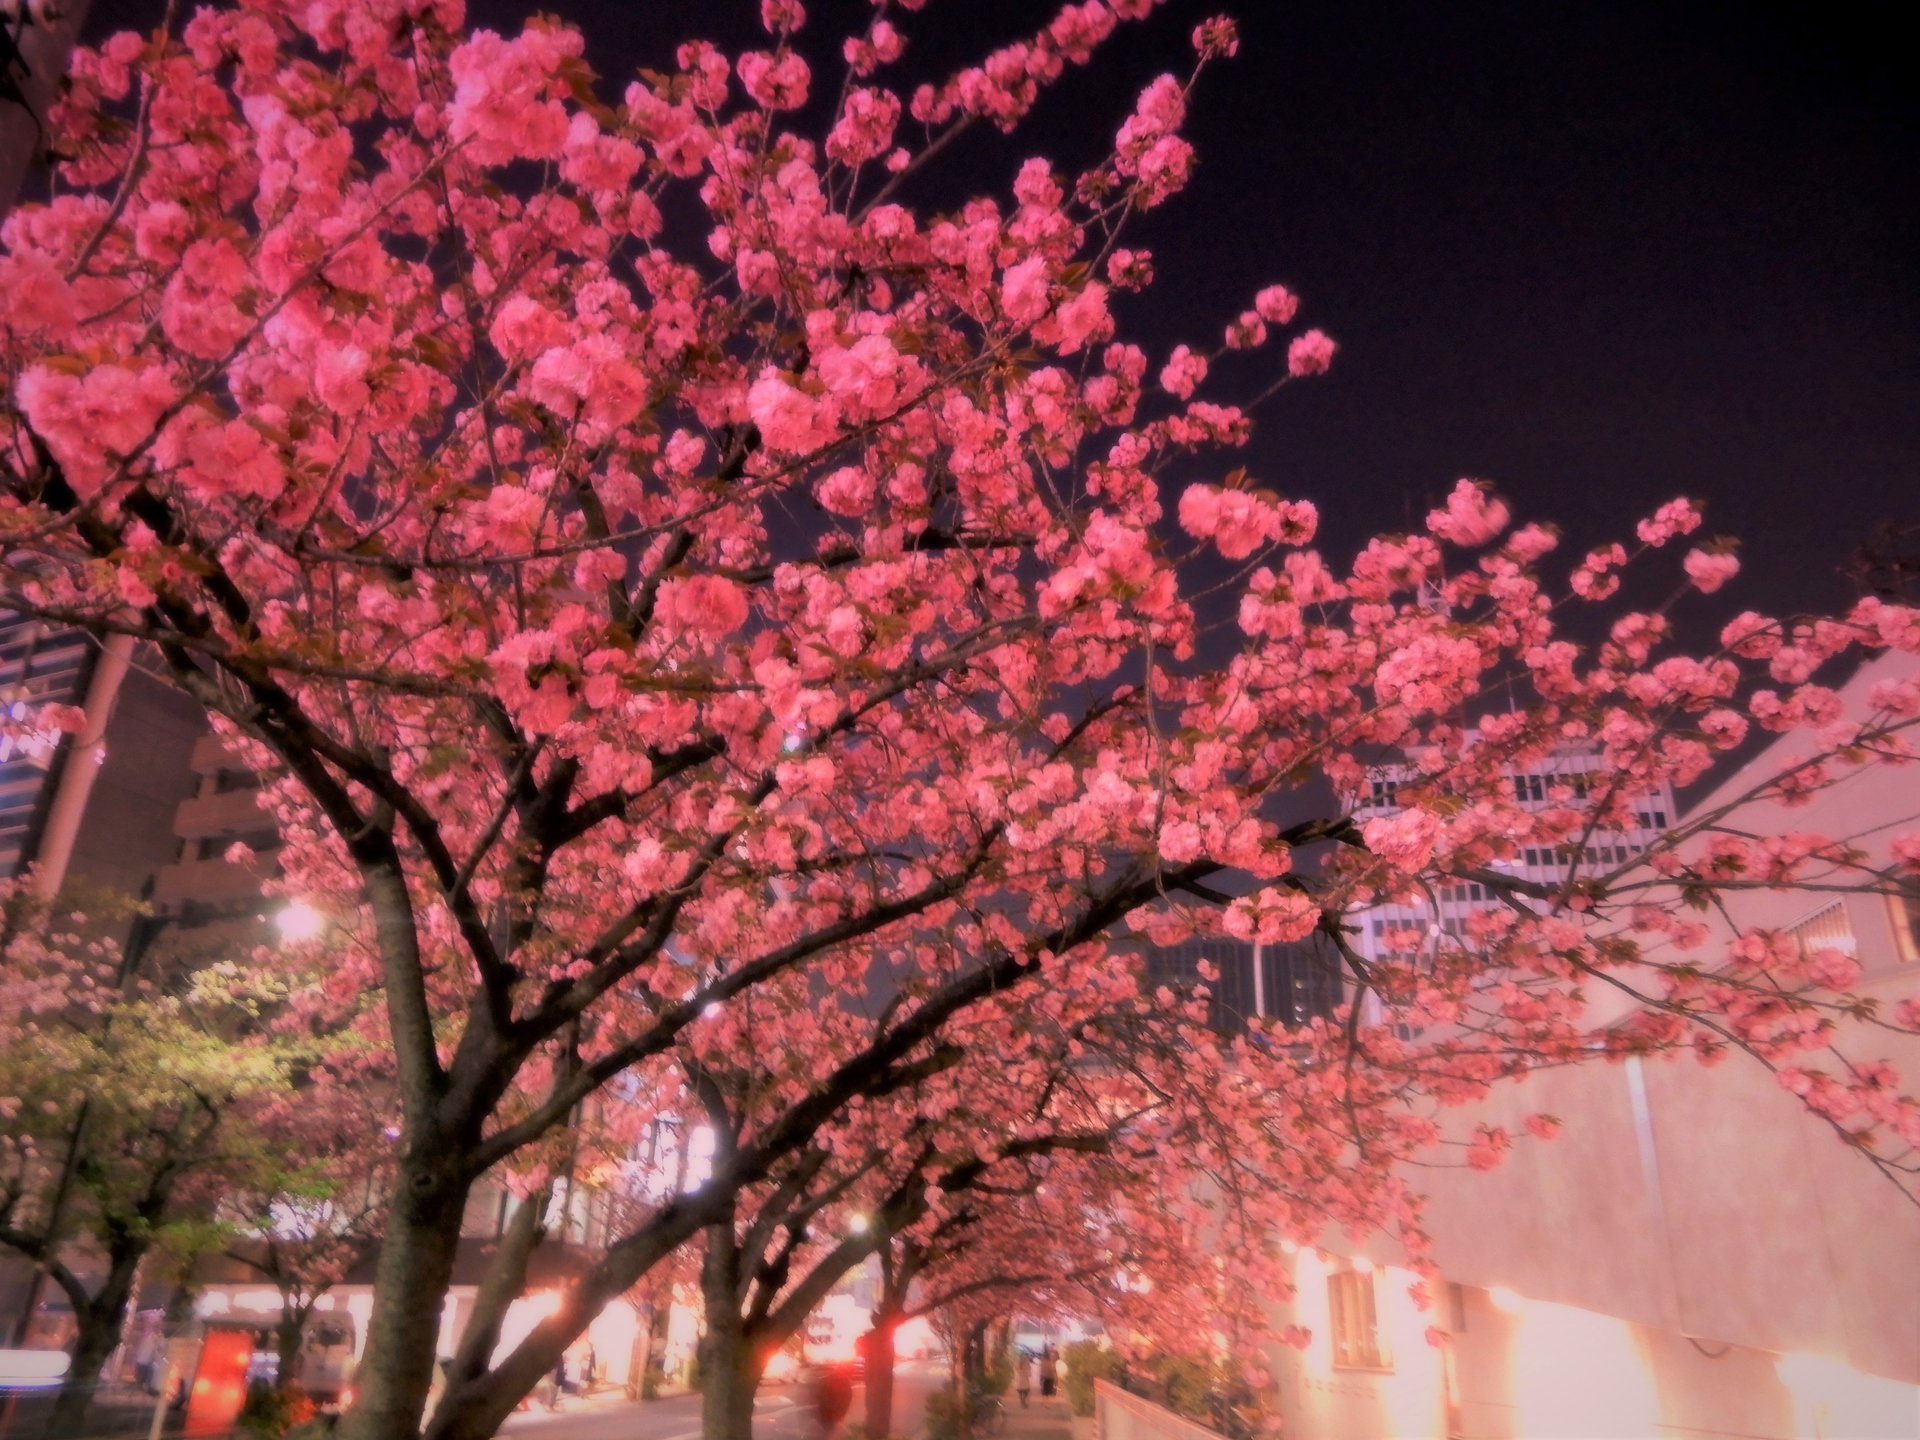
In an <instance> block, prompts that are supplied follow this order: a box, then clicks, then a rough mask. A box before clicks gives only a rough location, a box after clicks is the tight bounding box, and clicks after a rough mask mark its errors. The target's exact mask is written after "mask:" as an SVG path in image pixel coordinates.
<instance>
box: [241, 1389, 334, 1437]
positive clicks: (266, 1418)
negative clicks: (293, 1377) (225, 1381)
mask: <svg viewBox="0 0 1920 1440" xmlns="http://www.w3.org/2000/svg"><path fill="white" fill-rule="evenodd" d="M314 1413H315V1412H314V1406H313V1402H312V1401H311V1400H309V1399H308V1398H307V1397H306V1396H304V1395H302V1394H301V1393H300V1392H299V1391H297V1390H294V1389H291V1388H289V1387H288V1386H287V1385H285V1384H281V1385H265V1384H255V1385H250V1386H248V1387H247V1398H246V1403H245V1404H244V1405H242V1406H241V1409H240V1418H239V1421H238V1422H237V1428H238V1429H239V1431H240V1433H241V1434H243V1435H246V1436H249V1437H253V1440H280V1437H281V1436H282V1435H285V1434H286V1433H287V1432H288V1431H289V1430H291V1429H293V1428H294V1427H295V1426H297V1425H304V1424H305V1423H306V1422H307V1421H309V1420H311V1419H312V1418H313V1417H314Z"/></svg>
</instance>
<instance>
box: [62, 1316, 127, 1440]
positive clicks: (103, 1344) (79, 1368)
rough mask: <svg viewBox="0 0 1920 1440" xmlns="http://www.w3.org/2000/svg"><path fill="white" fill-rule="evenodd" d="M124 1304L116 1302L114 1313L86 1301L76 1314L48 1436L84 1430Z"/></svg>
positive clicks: (116, 1340)
mask: <svg viewBox="0 0 1920 1440" xmlns="http://www.w3.org/2000/svg"><path fill="white" fill-rule="evenodd" d="M125 1308H126V1307H125V1306H124V1305H121V1306H116V1307H114V1313H112V1314H108V1313H106V1311H105V1309H104V1308H103V1307H100V1306H97V1305H89V1306H88V1307H87V1308H86V1310H85V1311H84V1312H83V1313H82V1314H81V1315H79V1316H78V1317H76V1318H77V1319H78V1320H79V1322H80V1333H79V1334H78V1335H77V1336H75V1337H74V1342H73V1359H72V1363H71V1364H70V1365H69V1366H68V1368H67V1378H66V1382H65V1383H64V1384H63V1385H61V1387H60V1397H59V1398H58V1399H57V1400H55V1401H54V1403H53V1414H52V1415H51V1416H49V1417H48V1419H47V1434H48V1435H49V1436H54V1437H60V1436H68V1435H84V1434H86V1433H87V1412H88V1411H89V1410H90V1409H91V1408H92V1406H93V1392H94V1390H95V1388H96V1387H97V1386H98V1385H99V1383H100V1371H101V1370H102V1369H103V1368H104V1367H105V1366H106V1363H107V1357H108V1356H109V1355H111V1354H113V1351H114V1347H115V1346H117V1345H118V1344H119V1343H120V1322H121V1320H122V1319H123V1318H124V1311H125Z"/></svg>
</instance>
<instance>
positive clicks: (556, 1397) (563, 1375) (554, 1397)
mask: <svg viewBox="0 0 1920 1440" xmlns="http://www.w3.org/2000/svg"><path fill="white" fill-rule="evenodd" d="M550 1383H551V1384H552V1386H553V1389H552V1392H551V1393H550V1394H549V1395H548V1396H547V1409H549V1410H558V1409H559V1408H560V1396H561V1394H562V1393H563V1392H565V1390H566V1388H567V1357H566V1356H565V1355H562V1356H561V1357H560V1358H559V1359H558V1360H556V1361H555V1362H554V1365H553V1375H552V1376H551V1380H550Z"/></svg>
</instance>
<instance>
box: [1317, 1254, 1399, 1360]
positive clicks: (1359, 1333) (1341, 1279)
mask: <svg viewBox="0 0 1920 1440" xmlns="http://www.w3.org/2000/svg"><path fill="white" fill-rule="evenodd" d="M1327 1313H1328V1316H1329V1317H1330V1319H1331V1321H1332V1325H1333V1366H1334V1369H1336V1370H1391V1369H1392V1368H1393V1356H1392V1353H1391V1352H1390V1351H1389V1350H1388V1349H1387V1347H1386V1345H1385V1344H1383V1343H1382V1342H1381V1339H1380V1311H1379V1307H1378V1306H1377V1305H1376V1304H1375V1303H1374V1277H1373V1274H1372V1272H1371V1271H1369V1272H1368V1273H1366V1274H1362V1273H1361V1272H1360V1271H1358V1270H1341V1271H1336V1272H1335V1273H1334V1274H1332V1275H1329V1276H1327Z"/></svg>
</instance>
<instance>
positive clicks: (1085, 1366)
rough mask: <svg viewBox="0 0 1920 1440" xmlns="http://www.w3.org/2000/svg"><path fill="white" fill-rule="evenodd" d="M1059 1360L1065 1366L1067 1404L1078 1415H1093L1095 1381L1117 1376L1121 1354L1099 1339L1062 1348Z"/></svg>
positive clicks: (1073, 1343)
mask: <svg viewBox="0 0 1920 1440" xmlns="http://www.w3.org/2000/svg"><path fill="white" fill-rule="evenodd" d="M1060 1358H1061V1361H1062V1362H1063V1364H1064V1366H1065V1384H1066V1391H1067V1404H1068V1405H1069V1406H1070V1407H1071V1409H1072V1410H1073V1413H1074V1414H1076V1415H1081V1416H1085V1415H1091V1414H1093V1382H1094V1381H1096V1380H1114V1379H1115V1378H1116V1377H1118V1375H1119V1373H1120V1357H1119V1355H1118V1354H1116V1353H1115V1352H1114V1350H1113V1348H1112V1347H1111V1346H1108V1345H1103V1344H1101V1343H1100V1342H1099V1341H1098V1340H1075V1341H1073V1342H1072V1343H1071V1344H1069V1345H1066V1346H1064V1347H1063V1348H1062V1349H1061V1352H1060Z"/></svg>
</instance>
